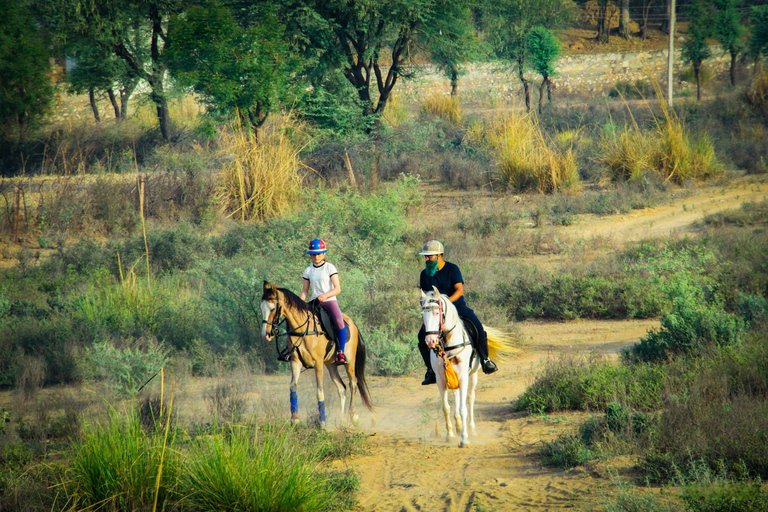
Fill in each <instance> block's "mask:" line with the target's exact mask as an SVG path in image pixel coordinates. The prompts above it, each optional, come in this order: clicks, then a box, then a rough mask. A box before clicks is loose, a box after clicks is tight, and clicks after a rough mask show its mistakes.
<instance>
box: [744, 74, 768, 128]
mask: <svg viewBox="0 0 768 512" xmlns="http://www.w3.org/2000/svg"><path fill="white" fill-rule="evenodd" d="M747 100H748V101H749V103H750V104H751V105H752V106H753V107H754V108H755V110H757V111H758V112H759V113H760V114H762V115H763V116H764V117H765V120H766V121H768V69H766V70H764V71H763V72H762V73H760V74H759V75H757V76H756V77H755V78H754V79H753V80H752V84H751V85H750V87H749V90H748V91H747Z"/></svg>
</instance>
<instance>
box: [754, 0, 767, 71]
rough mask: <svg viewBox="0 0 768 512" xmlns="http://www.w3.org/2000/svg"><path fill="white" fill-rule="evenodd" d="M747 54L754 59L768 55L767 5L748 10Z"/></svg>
mask: <svg viewBox="0 0 768 512" xmlns="http://www.w3.org/2000/svg"><path fill="white" fill-rule="evenodd" d="M749 21H750V31H749V53H750V55H752V56H753V57H754V58H759V56H760V55H766V54H768V5H754V6H752V7H751V8H750V16H749Z"/></svg>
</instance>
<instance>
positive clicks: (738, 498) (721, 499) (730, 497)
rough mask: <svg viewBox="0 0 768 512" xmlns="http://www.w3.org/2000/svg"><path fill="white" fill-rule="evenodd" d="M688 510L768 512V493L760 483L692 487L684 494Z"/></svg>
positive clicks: (687, 488) (694, 511)
mask: <svg viewBox="0 0 768 512" xmlns="http://www.w3.org/2000/svg"><path fill="white" fill-rule="evenodd" d="M681 497H682V499H683V501H684V502H685V505H686V510H690V511H692V512H767V511H768V493H766V492H765V491H763V489H762V488H761V487H760V484H759V483H755V484H750V483H727V484H719V485H708V486H700V485H692V486H689V487H686V488H685V489H684V490H683V493H682V496H681Z"/></svg>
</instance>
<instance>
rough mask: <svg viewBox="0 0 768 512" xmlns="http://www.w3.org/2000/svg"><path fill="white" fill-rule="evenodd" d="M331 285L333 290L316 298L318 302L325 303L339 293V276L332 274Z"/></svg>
mask: <svg viewBox="0 0 768 512" xmlns="http://www.w3.org/2000/svg"><path fill="white" fill-rule="evenodd" d="M331 284H332V285H333V290H331V291H329V292H327V293H324V294H322V295H320V296H319V297H318V298H317V300H319V301H320V302H325V301H327V300H328V299H330V298H331V297H335V296H336V295H338V294H339V293H341V283H340V282H339V274H333V275H332V276H331Z"/></svg>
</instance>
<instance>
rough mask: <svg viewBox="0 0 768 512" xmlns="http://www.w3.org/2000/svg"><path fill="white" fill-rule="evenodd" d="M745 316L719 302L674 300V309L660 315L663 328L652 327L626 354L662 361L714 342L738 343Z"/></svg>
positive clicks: (642, 358) (696, 350) (634, 357)
mask: <svg viewBox="0 0 768 512" xmlns="http://www.w3.org/2000/svg"><path fill="white" fill-rule="evenodd" d="M744 327H745V325H744V320H743V319H742V318H741V317H740V316H738V315H735V314H733V313H728V312H726V311H724V310H723V309H722V305H720V304H718V303H714V304H709V303H705V304H702V303H698V302H696V301H692V300H690V299H688V298H683V299H679V300H675V302H674V307H673V311H672V312H670V313H667V314H665V315H664V316H662V318H661V328H660V329H659V330H658V331H651V332H650V333H649V334H648V336H646V337H644V338H642V339H641V340H640V343H638V344H637V345H635V346H633V347H631V349H630V350H629V351H627V352H626V354H625V357H627V359H629V360H633V361H647V362H654V361H660V360H663V359H665V358H667V357H671V356H675V355H679V354H685V353H689V352H693V353H697V352H700V351H701V350H703V349H705V348H706V347H709V346H712V345H720V346H723V345H730V344H734V343H737V342H738V341H740V340H741V339H742V338H743V335H744Z"/></svg>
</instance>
